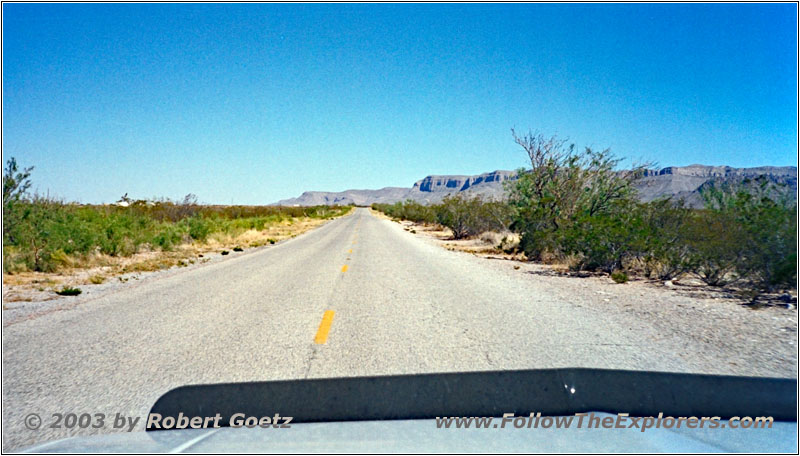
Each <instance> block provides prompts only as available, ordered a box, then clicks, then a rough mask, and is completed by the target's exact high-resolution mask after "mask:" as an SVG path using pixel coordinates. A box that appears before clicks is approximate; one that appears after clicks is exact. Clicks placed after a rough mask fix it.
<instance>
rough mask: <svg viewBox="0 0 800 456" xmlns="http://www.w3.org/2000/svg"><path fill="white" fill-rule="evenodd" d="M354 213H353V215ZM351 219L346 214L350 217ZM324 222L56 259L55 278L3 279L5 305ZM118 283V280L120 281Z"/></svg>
mask: <svg viewBox="0 0 800 456" xmlns="http://www.w3.org/2000/svg"><path fill="white" fill-rule="evenodd" d="M351 212H352V211H351ZM348 214H350V213H348ZM326 222H328V220H322V219H316V218H309V217H304V218H295V219H291V220H284V221H283V222H280V223H275V224H273V225H269V226H267V227H265V228H264V229H263V230H261V231H257V230H247V231H242V232H240V233H229V234H225V233H213V234H211V235H210V236H209V238H208V240H207V241H206V242H204V243H191V244H183V245H180V246H178V247H176V248H174V249H173V250H170V251H160V250H153V249H151V248H150V247H149V246H143V247H142V248H140V249H139V251H138V252H137V253H135V254H134V255H132V256H129V257H119V256H117V257H114V256H110V255H104V254H100V253H92V254H87V255H80V256H69V257H68V256H65V257H64V258H59V263H60V265H61V267H60V269H59V271H58V272H53V273H45V272H19V273H14V274H3V285H4V290H3V301H4V302H20V301H28V302H29V301H44V300H49V299H55V298H57V297H58V296H57V295H56V291H58V290H60V289H61V288H62V287H64V286H75V285H100V284H102V283H104V282H107V281H108V280H109V279H112V278H114V277H117V276H121V275H123V274H128V273H134V272H152V271H159V270H162V269H169V268H172V267H187V266H190V265H192V264H196V263H205V262H206V261H208V260H209V259H208V257H209V256H211V255H219V254H220V253H221V252H222V251H224V250H233V249H234V248H235V247H241V248H242V249H243V250H245V251H247V250H248V249H252V248H257V247H262V246H266V245H272V244H275V243H277V242H279V241H282V240H284V239H289V238H292V237H295V236H298V235H300V234H302V233H305V232H306V231H309V230H311V229H314V228H316V227H318V226H320V225H322V224H324V223H326ZM120 279H122V278H121V277H120Z"/></svg>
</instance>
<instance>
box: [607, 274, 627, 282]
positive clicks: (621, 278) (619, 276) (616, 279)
mask: <svg viewBox="0 0 800 456" xmlns="http://www.w3.org/2000/svg"><path fill="white" fill-rule="evenodd" d="M611 280H613V281H614V282H616V283H625V282H627V281H628V274H626V273H624V272H623V271H614V272H612V273H611Z"/></svg>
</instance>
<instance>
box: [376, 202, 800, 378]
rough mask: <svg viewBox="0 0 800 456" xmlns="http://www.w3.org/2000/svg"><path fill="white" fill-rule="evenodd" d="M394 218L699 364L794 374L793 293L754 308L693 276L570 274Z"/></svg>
mask: <svg viewBox="0 0 800 456" xmlns="http://www.w3.org/2000/svg"><path fill="white" fill-rule="evenodd" d="M382 218H384V219H387V220H390V219H389V218H388V217H382ZM393 223H394V224H395V225H399V226H400V227H402V228H403V230H404V231H406V232H408V233H410V234H413V235H414V236H416V237H417V238H419V239H422V240H424V241H425V242H427V243H429V244H432V245H436V246H438V247H440V248H444V249H446V250H449V251H451V252H453V253H454V254H457V255H460V256H462V257H464V259H465V260H466V261H471V262H474V263H476V264H482V265H485V266H487V267H490V268H492V269H494V270H496V271H498V272H500V273H503V274H506V275H508V276H510V277H520V276H523V277H528V278H529V280H531V281H536V282H537V283H538V284H540V285H541V286H542V287H543V288H545V289H547V290H548V293H551V294H552V295H553V296H554V297H556V299H560V300H561V302H563V303H564V304H565V305H566V304H569V305H573V306H577V307H589V308H591V309H593V310H596V311H599V312H601V313H602V314H603V315H605V316H607V317H609V318H610V319H612V320H614V321H616V322H620V324H621V325H622V326H629V327H631V328H633V327H638V328H642V329H644V330H645V332H646V333H649V334H650V335H651V336H650V340H649V341H647V342H656V343H669V344H671V345H674V347H675V350H676V353H677V354H678V355H679V356H681V357H684V358H686V359H689V358H692V359H695V360H697V359H702V358H705V359H706V360H707V362H706V363H705V366H706V367H704V368H701V369H700V370H699V371H702V372H705V373H712V374H730V375H747V376H761V377H786V378H797V374H798V332H797V331H798V313H797V307H796V302H797V301H796V297H793V298H794V303H795V304H786V305H780V306H777V305H773V306H767V307H763V308H758V309H754V308H751V307H749V306H746V305H744V304H743V303H742V301H741V300H740V299H737V298H736V297H734V296H732V295H730V294H729V293H725V292H722V291H719V290H714V289H713V288H711V287H706V286H699V285H697V284H694V283H691V284H681V283H679V282H675V283H672V282H667V283H666V285H665V282H658V281H650V280H642V279H632V280H631V281H629V282H627V283H624V284H617V283H615V282H614V281H613V280H611V278H609V277H606V276H588V277H576V276H568V275H564V274H562V273H561V268H559V267H554V266H549V265H544V264H537V263H531V262H527V261H520V259H519V257H518V256H517V257H515V256H514V255H506V254H502V253H498V252H496V251H495V249H492V248H491V246H490V245H489V246H487V244H486V243H485V242H482V241H481V240H476V239H473V240H464V241H453V240H451V239H449V238H448V234H449V233H447V232H445V231H442V230H441V229H439V228H437V227H426V226H422V225H419V224H415V223H411V222H407V221H402V222H396V221H395V222H393ZM644 342H645V341H642V345H643V346H644V345H645V344H644ZM699 371H698V372H699Z"/></svg>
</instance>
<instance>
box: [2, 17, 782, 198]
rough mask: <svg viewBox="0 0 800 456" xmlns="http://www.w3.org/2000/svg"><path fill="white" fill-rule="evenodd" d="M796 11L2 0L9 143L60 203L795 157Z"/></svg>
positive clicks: (274, 194) (6, 147)
mask: <svg viewBox="0 0 800 456" xmlns="http://www.w3.org/2000/svg"><path fill="white" fill-rule="evenodd" d="M796 22H797V9H796V6H795V5H793V4H771V5H765V4H759V5H755V4H731V5H690V4H672V5H665V4H660V5H655V4H651V5H621V4H610V5H599V4H598V5H590V4H577V5H564V4H558V5H555V4H552V5H546V4H530V5H524V4H506V5H451V4H438V5H422V4H405V5H375V4H363V5H318V4H306V5H287V4H240V5H230V4H229V5H213V4H200V5H169V4H108V5H88V4H71V5H54V4H41V5H34V4H8V3H6V4H4V5H3V70H4V73H3V155H4V157H5V158H7V157H9V156H14V157H16V158H17V160H18V161H19V162H20V163H21V164H23V165H34V166H36V170H35V171H34V174H33V177H34V188H36V189H38V190H39V191H40V192H47V191H49V193H50V194H51V195H56V196H59V197H62V198H65V199H67V200H74V201H80V202H85V203H96V202H111V201H114V200H116V199H117V198H118V197H119V196H121V195H122V194H123V193H126V192H127V193H129V195H130V196H132V197H137V198H145V197H169V198H173V199H177V198H180V197H182V196H183V195H185V194H186V193H190V192H191V193H195V194H197V195H198V197H199V199H200V200H201V201H203V202H208V203H223V204H230V203H240V204H266V203H271V202H274V201H276V200H278V199H282V198H287V197H292V196H297V195H299V194H300V193H301V192H302V191H304V190H329V191H339V190H345V189H348V188H380V187H384V186H404V187H405V186H411V185H412V184H413V183H414V181H416V180H418V179H421V178H422V177H424V176H426V175H428V174H477V173H481V172H486V171H492V170H495V169H514V168H517V167H520V166H523V165H525V154H524V152H523V151H522V150H521V149H520V148H519V146H517V145H516V144H514V142H513V140H512V137H511V133H510V129H511V128H512V127H516V129H517V130H522V131H527V130H528V129H534V130H540V131H542V132H544V133H557V134H559V135H561V136H565V137H569V138H570V140H571V141H573V142H575V143H576V144H577V145H578V146H581V147H582V146H586V145H589V146H594V147H598V148H605V147H610V148H611V149H612V151H614V152H615V153H616V154H617V155H619V156H623V157H628V158H631V159H635V160H651V161H656V162H658V164H659V165H661V166H670V165H678V166H681V165H688V164H692V163H702V164H712V165H723V164H726V165H731V166H737V167H742V166H760V165H796V164H797V85H796V83H797V65H796V61H797V60H796V58H797V47H796V42H797V30H796V26H795V24H796Z"/></svg>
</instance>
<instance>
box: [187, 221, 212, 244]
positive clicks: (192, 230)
mask: <svg viewBox="0 0 800 456" xmlns="http://www.w3.org/2000/svg"><path fill="white" fill-rule="evenodd" d="M187 224H188V225H189V236H191V237H192V239H194V240H195V241H205V240H206V239H207V238H208V235H209V234H210V233H211V231H212V230H213V229H214V222H213V220H211V219H209V218H204V217H197V216H195V217H190V218H189V219H187Z"/></svg>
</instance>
